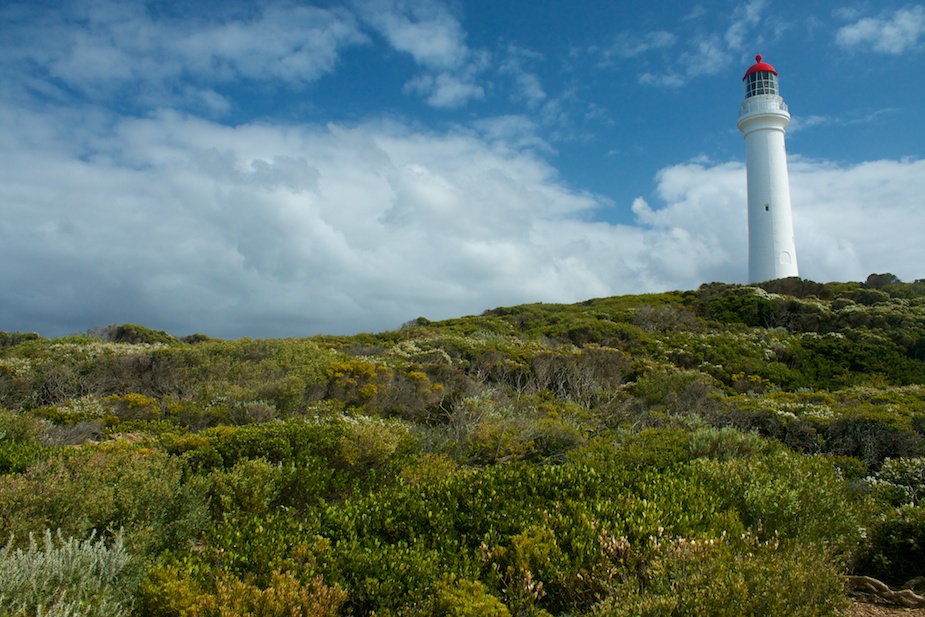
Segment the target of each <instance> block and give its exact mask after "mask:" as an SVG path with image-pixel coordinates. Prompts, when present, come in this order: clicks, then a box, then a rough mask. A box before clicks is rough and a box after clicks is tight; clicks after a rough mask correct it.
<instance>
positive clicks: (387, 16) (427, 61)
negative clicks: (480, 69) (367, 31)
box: [357, 0, 469, 71]
mask: <svg viewBox="0 0 925 617" xmlns="http://www.w3.org/2000/svg"><path fill="white" fill-rule="evenodd" d="M357 6H358V9H359V11H360V15H361V16H362V18H363V19H364V20H365V21H366V22H368V23H369V24H370V25H371V26H373V27H374V28H375V29H376V30H378V31H379V32H380V33H381V34H382V35H383V36H384V37H385V38H386V39H387V40H388V42H389V44H390V45H391V46H392V47H394V48H395V49H397V50H399V51H403V52H405V53H408V54H410V55H411V57H413V58H414V60H415V62H417V63H418V64H420V65H422V66H425V67H428V68H430V69H433V70H437V71H439V70H447V69H451V68H456V67H459V66H461V65H463V64H464V63H465V62H466V60H467V57H468V55H469V50H468V48H467V47H466V43H465V33H464V32H463V29H462V26H461V25H460V23H459V21H458V20H457V19H456V18H455V17H454V16H453V15H452V14H451V13H450V12H449V11H448V10H447V8H446V7H445V6H444V5H442V4H438V3H437V2H431V1H406V0H369V1H365V2H358V3H357Z"/></svg>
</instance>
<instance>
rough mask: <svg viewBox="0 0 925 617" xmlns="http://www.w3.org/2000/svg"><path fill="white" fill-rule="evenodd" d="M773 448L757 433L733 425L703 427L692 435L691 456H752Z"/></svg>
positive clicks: (722, 458)
mask: <svg viewBox="0 0 925 617" xmlns="http://www.w3.org/2000/svg"><path fill="white" fill-rule="evenodd" d="M772 448H773V445H772V444H771V443H769V442H768V441H767V440H765V439H762V438H761V437H760V436H759V435H758V434H757V433H742V432H740V431H737V430H736V429H734V428H732V427H724V428H720V429H716V428H702V429H699V430H697V431H695V432H694V433H693V434H692V435H691V456H693V457H694V458H701V457H702V458H709V459H713V460H726V459H730V458H750V457H752V456H756V455H758V454H760V453H764V452H767V451H769V450H771V449H772Z"/></svg>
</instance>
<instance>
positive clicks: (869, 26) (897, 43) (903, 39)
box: [835, 5, 925, 55]
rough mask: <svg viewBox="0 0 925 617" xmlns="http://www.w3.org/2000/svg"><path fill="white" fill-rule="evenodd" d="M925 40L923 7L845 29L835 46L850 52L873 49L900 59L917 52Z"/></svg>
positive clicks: (864, 21)
mask: <svg viewBox="0 0 925 617" xmlns="http://www.w3.org/2000/svg"><path fill="white" fill-rule="evenodd" d="M923 36H925V7H923V6H921V5H919V6H912V7H909V8H902V9H898V10H896V11H895V12H893V13H891V14H884V15H882V16H881V17H876V18H874V17H865V18H863V19H859V20H858V21H856V22H855V23H853V24H849V25H847V26H842V27H841V28H840V29H839V30H838V32H837V33H836V35H835V42H836V43H837V44H838V45H840V46H842V47H846V48H861V47H865V48H868V47H869V48H870V49H872V50H873V51H876V52H879V53H884V54H892V55H897V54H901V53H905V52H906V51H909V50H910V49H913V48H915V47H916V46H917V45H918V44H919V41H920V39H921V38H922V37H923Z"/></svg>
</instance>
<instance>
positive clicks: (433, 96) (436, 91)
mask: <svg viewBox="0 0 925 617" xmlns="http://www.w3.org/2000/svg"><path fill="white" fill-rule="evenodd" d="M405 91H406V92H416V93H418V94H421V95H424V96H426V97H427V104H428V105H430V106H431V107H461V106H463V105H465V104H466V103H468V102H469V101H471V100H474V99H482V98H484V97H485V91H484V89H483V88H482V87H481V86H479V85H477V84H475V83H473V81H471V80H470V79H469V78H468V77H467V76H462V78H460V77H457V76H456V75H453V74H451V73H439V74H436V75H433V74H426V75H418V76H417V77H415V78H414V79H412V80H411V81H409V82H408V83H406V84H405Z"/></svg>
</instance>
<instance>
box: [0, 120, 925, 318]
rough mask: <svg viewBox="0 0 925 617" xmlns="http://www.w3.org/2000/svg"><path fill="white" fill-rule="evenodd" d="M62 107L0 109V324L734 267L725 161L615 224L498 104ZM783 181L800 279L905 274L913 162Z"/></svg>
mask: <svg viewBox="0 0 925 617" xmlns="http://www.w3.org/2000/svg"><path fill="white" fill-rule="evenodd" d="M76 120H77V119H76V118H75V117H72V118H61V119H55V118H52V117H49V116H47V115H43V114H42V113H40V112H25V111H22V110H15V109H10V108H0V123H2V126H4V127H5V131H4V132H3V135H2V137H0V139H2V142H0V145H2V147H0V203H3V204H4V217H3V219H2V220H0V277H2V279H3V280H4V281H5V282H6V290H7V291H6V292H5V293H4V294H3V295H2V296H0V314H2V315H4V316H5V317H4V323H3V324H2V327H3V328H4V329H26V330H29V329H34V327H35V326H34V324H37V323H38V324H42V325H43V329H44V330H43V333H44V334H47V335H54V334H64V333H69V332H76V331H82V330H84V329H86V328H89V327H92V326H97V325H105V324H107V323H124V322H141V323H144V324H146V325H149V326H150V327H157V328H164V329H167V330H169V331H172V332H176V333H178V334H185V333H191V332H194V331H204V332H206V333H207V334H211V335H214V336H244V335H250V336H300V335H310V334H315V333H319V332H324V333H337V332H353V331H358V330H372V331H379V330H385V329H389V328H394V327H397V326H398V325H399V324H401V323H403V322H404V321H406V320H408V319H411V318H413V317H416V316H418V315H424V316H427V317H430V318H434V319H438V318H445V317H451V316H457V315H460V314H467V313H476V312H481V311H482V310H484V309H486V308H492V307H495V306H500V305H509V304H516V303H522V302H536V301H555V302H574V301H579V300H582V299H585V298H588V297H594V296H605V295H610V294H619V293H641V292H647V291H658V290H665V289H675V288H678V289H690V288H695V287H697V286H698V285H699V284H701V283H703V282H707V281H712V280H723V281H730V282H742V281H744V278H745V272H746V264H745V261H744V260H745V254H746V247H745V238H746V222H745V208H744V202H745V178H744V170H743V169H742V166H741V165H740V164H736V163H726V164H713V163H708V162H693V163H687V164H683V165H676V166H672V167H669V168H666V169H664V170H662V171H661V172H660V173H659V175H658V177H657V178H656V182H657V187H658V191H657V203H655V204H654V205H649V204H648V203H646V202H645V201H644V200H642V199H639V200H637V201H636V203H635V204H634V205H633V211H634V214H635V217H636V222H635V224H633V225H614V224H608V223H605V222H602V221H599V220H597V215H598V214H599V213H600V210H601V208H602V207H604V205H605V204H606V202H605V200H603V199H602V198H600V197H598V196H595V195H592V194H587V193H584V192H581V191H576V190H574V189H570V188H568V187H567V186H565V184H564V183H563V182H562V181H561V179H560V178H559V177H558V175H557V173H556V171H555V169H553V168H552V167H550V166H549V165H548V164H547V163H546V162H544V161H543V160H542V159H541V158H539V157H538V156H537V155H535V154H533V152H534V150H533V149H532V148H528V149H526V150H522V149H519V148H518V147H516V146H515V145H513V144H511V143H510V142H507V141H506V138H505V136H506V135H508V134H510V135H513V134H515V133H518V131H519V134H521V135H523V134H526V133H528V132H529V127H525V126H522V123H520V122H518V121H517V119H516V118H510V119H499V120H498V122H496V123H495V124H494V125H493V126H492V125H491V124H490V123H489V124H487V125H486V131H485V133H482V134H477V133H472V132H471V131H464V130H455V131H447V132H440V133H432V132H420V131H419V130H415V129H412V128H411V127H409V126H408V125H405V124H402V123H395V122H392V123H385V122H367V123H362V124H358V125H354V126H341V125H327V126H301V127H294V126H274V125H267V124H260V125H258V124H248V125H240V126H237V127H228V126H223V125H220V124H217V123H214V122H211V121H208V120H204V119H199V118H195V117H192V116H188V115H183V114H179V113H175V112H162V113H160V114H157V115H155V116H152V117H149V118H141V119H139V118H135V119H131V118H123V119H119V120H117V121H115V122H110V123H106V122H104V121H103V120H102V119H96V120H94V119H93V118H92V117H84V118H81V120H82V121H80V122H78V121H76ZM518 125H521V126H520V128H519V129H516V128H514V127H516V126H518ZM502 126H506V127H507V128H506V129H505V130H507V131H508V133H505V132H504V130H501V129H500V127H502ZM492 128H493V129H495V131H496V132H494V133H491V130H492ZM511 131H513V132H511ZM75 144H79V145H75ZM791 179H792V184H793V201H794V214H795V220H796V227H797V230H796V233H797V243H798V250H799V252H800V253H799V254H800V263H801V268H802V273H803V274H804V276H807V277H809V278H814V279H816V280H845V279H853V280H858V279H861V278H863V277H864V276H866V275H867V274H869V273H870V272H874V271H887V270H888V271H891V272H894V273H895V274H897V275H899V276H900V277H901V278H904V279H906V280H911V279H913V278H917V277H920V276H922V273H921V272H918V271H917V268H918V267H919V264H921V263H925V249H923V248H922V246H921V242H920V238H919V237H918V236H919V234H918V231H917V230H920V229H922V227H923V225H925V212H923V211H922V210H921V208H920V207H919V203H920V197H919V196H920V195H921V194H922V192H923V191H925V162H922V161H879V162H871V163H866V164H863V165H857V166H853V167H839V166H835V165H831V164H823V163H816V162H799V161H798V162H796V163H794V164H793V165H792V175H791ZM49 180H53V181H49Z"/></svg>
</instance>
